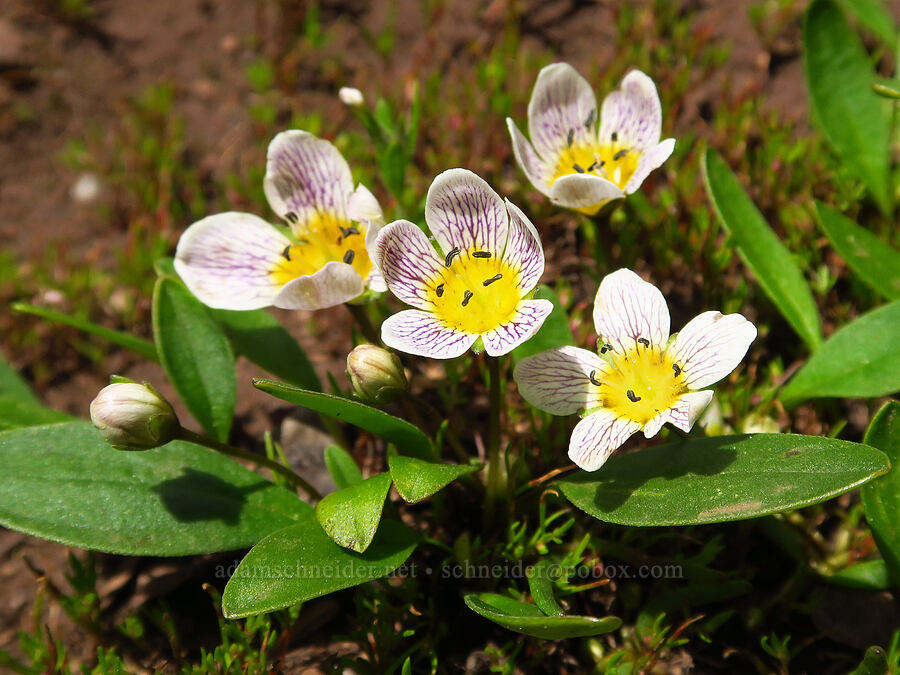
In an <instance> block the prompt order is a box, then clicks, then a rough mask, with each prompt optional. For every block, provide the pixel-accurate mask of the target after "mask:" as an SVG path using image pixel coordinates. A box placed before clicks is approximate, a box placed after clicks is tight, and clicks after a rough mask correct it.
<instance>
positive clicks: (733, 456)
mask: <svg viewBox="0 0 900 675" xmlns="http://www.w3.org/2000/svg"><path fill="white" fill-rule="evenodd" d="M888 469H889V464H888V460H887V457H885V455H884V453H883V452H881V451H879V450H876V449H875V448H872V447H869V446H868V445H860V444H858V443H850V442H848V441H839V440H835V439H833V438H820V437H817V436H797V435H794V434H751V435H743V436H718V437H715V438H701V439H696V440H688V441H682V442H679V443H671V444H668V445H660V446H655V447H651V448H645V449H643V450H640V451H638V452H632V453H628V454H626V455H618V456H617V457H613V458H612V459H611V460H609V461H608V462H607V463H606V464H604V465H603V467H601V468H600V469H599V470H598V471H596V472H594V473H585V472H581V473H580V474H579V475H576V476H575V477H573V478H569V479H564V480H561V481H558V482H557V483H556V484H557V485H558V486H559V488H560V489H561V490H562V493H563V494H564V495H565V496H566V499H568V500H569V501H570V502H572V504H574V505H575V506H577V507H578V508H579V509H581V510H582V511H584V512H585V513H587V514H588V515H591V516H593V517H594V518H597V519H598V520H603V521H606V522H609V523H617V524H619V525H637V526H657V527H661V526H666V525H698V524H702V523H720V522H725V521H729V520H744V519H746V518H755V517H757V516H764V515H768V514H770V513H778V512H780V511H787V510H788V509H795V508H799V507H801V506H809V505H810V504H816V503H818V502H821V501H824V500H826V499H830V498H831V497H835V496H837V495H839V494H843V493H844V492H848V491H849V490H852V489H854V488H856V487H859V486H860V485H862V484H863V483H865V482H867V481H869V480H871V479H872V478H875V477H876V476H880V475H881V474H883V473H885V472H887V471H888Z"/></svg>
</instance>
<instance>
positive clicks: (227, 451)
mask: <svg viewBox="0 0 900 675" xmlns="http://www.w3.org/2000/svg"><path fill="white" fill-rule="evenodd" d="M178 438H179V439H181V440H182V441H188V442H189V443H196V444H197V445H203V446H205V447H207V448H209V449H210V450H215V451H216V452H221V453H222V454H223V455H228V456H229V457H235V458H237V459H243V460H245V461H247V462H253V463H254V464H259V465H260V466H264V467H266V468H267V469H269V471H271V472H273V473H277V474H278V475H280V476H282V477H284V478H287V479H288V480H289V481H290V482H291V484H292V485H294V486H296V487H299V488H300V489H301V490H303V491H304V492H305V493H306V494H308V495H309V496H310V498H311V499H315V500H319V499H322V495H321V494H320V493H319V491H318V490H316V489H315V488H314V487H313V486H312V485H310V484H309V483H308V482H307V481H306V480H305V479H303V478H301V477H300V476H298V475H297V474H296V473H294V472H293V471H291V470H290V469H289V468H288V467H286V466H284V465H283V464H279V463H278V462H275V461H273V460H271V459H269V458H268V457H264V456H263V455H259V454H257V453H255V452H247V451H246V450H241V449H240V448H235V447H233V446H231V445H228V444H226V443H220V442H219V441H217V440H214V439H212V438H209V437H208V436H201V435H200V434H198V433H195V432H193V431H191V430H190V429H185V428H183V427H182V428H181V430H180V431H179V432H178Z"/></svg>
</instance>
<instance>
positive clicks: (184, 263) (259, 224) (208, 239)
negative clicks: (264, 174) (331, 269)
mask: <svg viewBox="0 0 900 675" xmlns="http://www.w3.org/2000/svg"><path fill="white" fill-rule="evenodd" d="M289 245H290V242H289V241H288V240H287V238H286V237H284V236H282V234H281V233H280V232H278V230H276V229H275V228H274V227H272V226H271V225H269V223H267V222H266V221H264V220H263V219H262V218H258V217H256V216H254V215H252V214H249V213H237V212H234V211H230V212H227V213H219V214H217V215H214V216H208V217H206V218H204V219H202V220H199V221H197V222H196V223H194V224H193V225H191V226H190V227H189V228H188V229H187V230H185V232H184V234H182V235H181V239H179V240H178V247H177V249H176V251H175V271H176V272H178V276H180V277H181V278H182V279H183V280H184V283H185V284H186V285H187V287H188V288H189V289H190V291H191V293H193V294H194V295H195V296H197V298H198V299H199V300H200V301H201V302H202V303H204V304H205V305H208V306H209V307H215V308H216V309H235V310H245V309H259V308H260V307H268V306H269V305H271V304H272V300H273V299H274V298H275V296H276V295H277V294H278V291H279V290H280V289H281V284H279V283H277V282H276V281H275V280H274V279H273V276H272V270H274V269H275V268H276V267H277V265H278V261H279V260H281V252H282V251H283V250H284V248H285V247H286V246H289Z"/></svg>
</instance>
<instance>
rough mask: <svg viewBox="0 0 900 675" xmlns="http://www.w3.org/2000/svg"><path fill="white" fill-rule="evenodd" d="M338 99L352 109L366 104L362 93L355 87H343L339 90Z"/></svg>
mask: <svg viewBox="0 0 900 675" xmlns="http://www.w3.org/2000/svg"><path fill="white" fill-rule="evenodd" d="M338 98H339V99H341V103H343V104H344V105H349V106H350V107H351V108H355V107H357V106H360V105H362V104H363V103H365V102H366V99H365V98H364V97H363V94H362V92H361V91H360V90H359V89H356V88H355V87H341V88H340V89H339V90H338Z"/></svg>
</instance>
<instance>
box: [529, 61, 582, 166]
mask: <svg viewBox="0 0 900 675" xmlns="http://www.w3.org/2000/svg"><path fill="white" fill-rule="evenodd" d="M596 123H597V97H596V96H594V90H593V89H591V85H589V84H588V83H587V80H585V79H584V78H583V77H582V76H581V75H579V74H578V72H577V71H576V70H575V69H574V68H573V67H572V66H570V65H569V64H568V63H553V64H551V65H549V66H546V67H545V68H542V69H541V72H540V73H538V77H537V82H535V83H534V90H533V91H532V92H531V100H530V101H529V102H528V135H529V136H530V137H531V142H532V143H533V144H534V148H535V149H536V150H537V152H538V154H539V155H540V156H541V157H542V158H543V159H544V160H545V161H552V160H554V159H555V158H556V156H557V155H558V154H559V152H560V151H561V150H562V149H563V148H565V147H566V146H567V145H569V132H570V131H571V132H572V141H573V143H589V142H593V140H594V130H595V129H596Z"/></svg>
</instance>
